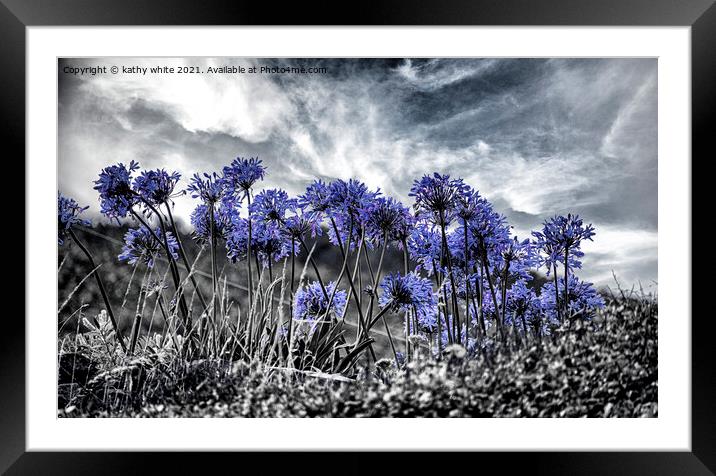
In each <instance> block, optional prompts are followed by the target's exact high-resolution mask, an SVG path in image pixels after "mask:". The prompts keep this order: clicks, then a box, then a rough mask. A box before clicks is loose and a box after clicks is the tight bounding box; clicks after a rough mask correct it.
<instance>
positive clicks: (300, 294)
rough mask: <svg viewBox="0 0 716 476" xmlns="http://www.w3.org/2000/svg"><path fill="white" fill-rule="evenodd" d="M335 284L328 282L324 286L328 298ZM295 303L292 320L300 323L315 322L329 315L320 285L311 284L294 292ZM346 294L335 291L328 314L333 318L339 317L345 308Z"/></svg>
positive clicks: (314, 282)
mask: <svg viewBox="0 0 716 476" xmlns="http://www.w3.org/2000/svg"><path fill="white" fill-rule="evenodd" d="M335 287H336V285H335V283H333V282H330V283H328V285H327V286H326V293H327V294H328V296H329V297H330V296H331V294H333V292H334V290H335ZM295 299H296V301H295V304H296V305H295V306H294V309H293V318H294V319H296V320H302V321H316V320H319V319H322V318H324V317H327V315H328V313H329V309H328V299H326V296H325V294H323V290H322V289H321V285H320V283H318V282H317V281H313V282H312V283H310V284H308V285H306V286H304V287H302V288H300V289H299V290H298V291H297V292H296V298H295ZM346 301H347V293H346V291H344V290H338V291H335V295H334V296H333V302H332V303H331V308H330V312H331V313H333V315H334V316H336V317H337V316H340V315H341V314H342V313H343V310H344V309H345V307H346Z"/></svg>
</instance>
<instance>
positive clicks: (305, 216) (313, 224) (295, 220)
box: [282, 209, 323, 243]
mask: <svg viewBox="0 0 716 476" xmlns="http://www.w3.org/2000/svg"><path fill="white" fill-rule="evenodd" d="M282 230H283V231H284V232H285V233H286V235H287V236H288V237H292V238H295V239H297V240H298V242H299V243H300V241H301V240H302V239H304V238H305V237H306V235H308V234H309V233H310V235H311V237H312V238H316V237H317V236H321V235H322V234H323V230H322V229H321V223H320V221H319V220H318V219H317V217H316V214H315V213H313V212H308V213H306V212H303V211H301V209H297V212H296V214H295V215H292V216H290V217H288V218H286V220H284V222H283V228H282Z"/></svg>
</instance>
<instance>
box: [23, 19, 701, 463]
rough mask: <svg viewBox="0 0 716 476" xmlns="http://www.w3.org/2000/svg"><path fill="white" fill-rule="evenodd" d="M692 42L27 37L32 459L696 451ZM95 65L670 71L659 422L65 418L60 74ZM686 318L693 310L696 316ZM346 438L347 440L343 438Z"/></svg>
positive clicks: (446, 36) (498, 30)
mask: <svg viewBox="0 0 716 476" xmlns="http://www.w3.org/2000/svg"><path fill="white" fill-rule="evenodd" d="M690 35H691V31H690V28H689V27H640V28H634V27H589V28H582V27H580V28H576V27H450V28H448V27H353V28H337V27H290V28H275V27H220V28H206V27H101V28H100V27H29V28H27V71H26V72H27V92H26V94H27V96H26V101H27V124H26V129H27V137H26V146H27V160H26V173H27V177H28V182H27V188H26V200H27V217H32V219H31V220H30V219H27V220H26V236H27V237H28V238H27V240H28V242H27V245H28V246H27V249H28V250H31V251H30V252H28V254H27V255H26V265H27V273H26V290H27V291H26V309H27V311H26V344H27V345H26V362H27V368H26V391H27V394H26V395H27V402H26V426H27V428H26V429H27V442H26V445H27V449H28V451H36V450H78V449H82V450H100V449H104V450H106V449H124V450H139V451H143V450H186V449H196V450H210V449H212V450H237V449H246V450H286V449H292V450H300V449H305V450H317V449H324V450H346V449H364V450H370V449H373V450H425V449H438V450H440V449H443V450H463V449H464V450H468V449H478V450H506V449H509V450H568V451H571V450H672V451H674V450H676V451H681V450H684V451H690V448H691V422H690V421H691V293H690V291H691V283H690V279H691V278H690V276H691V270H690V262H691V261H690V249H691V237H690V230H691V222H690V216H691V213H690V211H691V200H690V194H691V178H690V177H691V107H690V105H691V75H690V70H691V64H690ZM83 56H84V57H112V56H125V57H138V56H143V57H155V56H156V57H160V56H177V57H190V56H214V57H218V56H234V57H319V56H320V57H552V56H562V57H620V56H621V57H635V56H639V57H658V58H659V66H658V69H659V79H658V81H659V86H658V100H659V104H658V109H659V119H658V121H659V126H658V127H659V137H658V149H659V165H658V166H659V179H658V183H659V223H660V225H661V226H660V231H659V257H658V259H659V264H658V269H659V271H658V272H659V277H660V283H659V284H660V286H659V287H660V289H659V300H660V302H659V307H660V310H661V319H660V321H659V417H658V418H655V419H590V420H586V419H465V420H448V419H446V420H440V419H413V420H410V419H354V420H353V419H317V420H313V419H173V420H172V419H145V420H137V419H109V420H99V419H60V418H57V417H56V374H55V372H56V366H55V364H56V356H55V349H56V335H55V322H54V320H53V317H52V316H53V314H54V313H55V312H56V310H55V303H57V299H56V297H57V283H56V279H55V277H56V272H55V269H54V265H55V263H56V241H55V237H54V234H53V233H48V232H47V229H48V228H47V227H48V226H50V227H52V226H54V224H53V225H49V224H50V223H54V220H55V218H54V215H53V214H54V211H55V206H54V204H55V200H56V174H57V164H56V160H55V158H56V157H57V144H56V141H55V140H52V139H51V138H54V137H56V134H57V72H56V68H57V58H58V57H83ZM101 160H104V159H101ZM107 160H110V158H109V156H108V158H107ZM99 166H100V164H99V163H98V167H99ZM667 187H668V188H667ZM667 190H668V195H667ZM48 297H49V298H51V299H48ZM684 310H688V315H687V316H684ZM339 430H344V431H340V432H339V433H336V432H338V431H339ZM336 435H340V437H338V436H336ZM438 435H439V437H438Z"/></svg>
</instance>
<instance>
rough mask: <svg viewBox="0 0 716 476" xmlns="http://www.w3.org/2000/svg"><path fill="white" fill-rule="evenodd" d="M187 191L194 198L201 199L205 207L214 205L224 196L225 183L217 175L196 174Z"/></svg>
mask: <svg viewBox="0 0 716 476" xmlns="http://www.w3.org/2000/svg"><path fill="white" fill-rule="evenodd" d="M186 189H187V191H188V192H189V193H191V197H192V198H198V199H200V200H201V201H202V202H203V203H204V204H205V205H214V204H216V203H217V202H218V201H219V200H221V198H222V197H223V196H224V186H223V182H222V181H221V179H220V177H219V176H218V175H217V174H216V173H213V174H207V173H205V174H204V175H203V176H201V175H199V174H194V176H193V177H192V178H191V181H190V182H189V186H188V187H187V188H186Z"/></svg>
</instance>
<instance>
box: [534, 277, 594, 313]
mask: <svg viewBox="0 0 716 476" xmlns="http://www.w3.org/2000/svg"><path fill="white" fill-rule="evenodd" d="M568 284H569V290H568V293H567V294H568V297H569V317H575V316H581V317H582V318H584V319H591V318H592V316H593V315H594V311H595V310H596V309H600V308H602V307H604V299H603V298H602V297H601V296H600V295H599V293H598V292H597V290H596V289H594V286H593V285H592V283H587V282H584V281H581V280H579V278H577V277H576V276H575V275H573V274H572V275H570V276H569V279H568ZM557 289H558V291H559V295H560V303H559V306H560V308H562V309H563V308H564V303H563V302H562V299H564V298H563V296H564V283H563V280H558V284H557ZM540 301H541V306H542V309H543V311H544V314H545V315H546V316H547V317H549V318H550V319H551V320H552V321H553V322H558V313H557V305H556V297H555V292H554V282H552V281H549V282H547V283H545V284H544V286H542V289H541V291H540Z"/></svg>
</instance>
